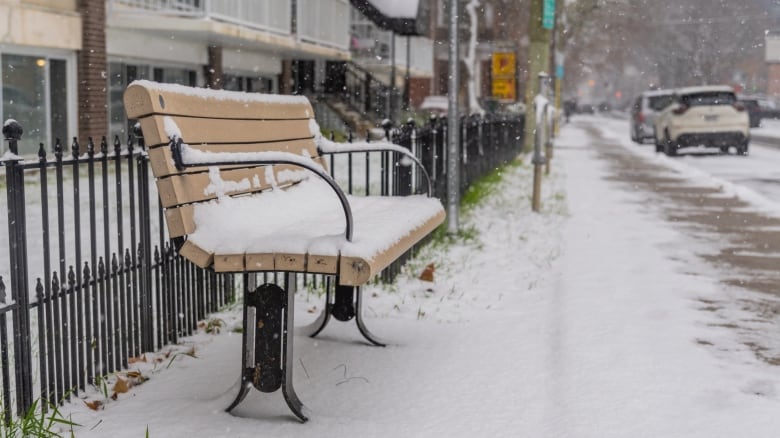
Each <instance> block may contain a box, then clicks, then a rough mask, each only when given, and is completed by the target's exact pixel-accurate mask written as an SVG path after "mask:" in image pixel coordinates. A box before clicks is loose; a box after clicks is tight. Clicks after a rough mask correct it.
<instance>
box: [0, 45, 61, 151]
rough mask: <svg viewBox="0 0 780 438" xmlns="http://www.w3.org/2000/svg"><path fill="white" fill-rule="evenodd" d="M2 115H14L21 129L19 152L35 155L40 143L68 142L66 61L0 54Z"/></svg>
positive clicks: (49, 145) (47, 147)
mask: <svg viewBox="0 0 780 438" xmlns="http://www.w3.org/2000/svg"><path fill="white" fill-rule="evenodd" d="M0 63H1V64H2V79H0V83H2V102H3V105H2V119H3V120H7V119H15V120H17V121H18V122H19V123H20V124H21V125H22V128H23V129H24V135H23V136H22V140H23V141H21V142H20V143H19V154H21V155H35V154H36V153H37V152H38V145H39V144H40V143H43V144H44V145H45V147H46V149H47V150H51V147H52V144H53V142H54V140H55V139H57V138H59V139H60V140H63V141H64V142H65V143H66V144H67V143H68V106H69V105H68V82H67V76H68V74H67V62H66V61H65V60H64V59H57V58H50V57H47V56H30V55H16V54H3V55H2V57H0Z"/></svg>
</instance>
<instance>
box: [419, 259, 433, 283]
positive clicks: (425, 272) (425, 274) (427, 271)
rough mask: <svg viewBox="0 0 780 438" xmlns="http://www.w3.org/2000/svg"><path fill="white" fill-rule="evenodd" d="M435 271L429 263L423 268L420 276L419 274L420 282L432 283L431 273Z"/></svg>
mask: <svg viewBox="0 0 780 438" xmlns="http://www.w3.org/2000/svg"><path fill="white" fill-rule="evenodd" d="M434 270H435V268H434V266H433V263H430V264H429V265H428V266H426V267H425V269H424V270H423V272H422V274H420V280H422V281H433V271H434Z"/></svg>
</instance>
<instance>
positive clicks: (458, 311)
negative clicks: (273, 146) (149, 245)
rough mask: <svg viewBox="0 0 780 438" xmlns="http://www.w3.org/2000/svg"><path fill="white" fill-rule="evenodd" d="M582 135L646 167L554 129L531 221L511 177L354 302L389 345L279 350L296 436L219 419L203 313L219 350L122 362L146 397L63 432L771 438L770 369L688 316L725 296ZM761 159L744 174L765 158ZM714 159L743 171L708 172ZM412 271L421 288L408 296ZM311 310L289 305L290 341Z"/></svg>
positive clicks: (523, 185)
mask: <svg viewBox="0 0 780 438" xmlns="http://www.w3.org/2000/svg"><path fill="white" fill-rule="evenodd" d="M588 124H591V125H592V126H599V127H600V128H599V129H601V132H602V134H603V135H604V137H605V138H607V139H610V140H613V139H614V140H615V141H616V142H618V143H620V144H621V145H623V146H625V147H626V148H630V149H631V150H632V151H635V152H636V153H637V154H649V155H650V156H651V155H652V154H653V153H652V152H649V151H650V149H652V146H650V145H647V146H646V147H643V146H636V145H632V144H630V142H625V143H624V142H623V141H622V140H618V139H619V138H622V137H625V138H626V139H627V137H628V134H627V132H628V129H627V122H626V121H608V120H606V119H596V118H587V117H586V118H583V119H582V120H581V121H575V123H572V124H570V125H567V126H565V127H564V128H563V129H562V132H561V136H560V137H559V138H558V139H557V140H556V148H557V149H556V156H555V159H554V161H553V172H552V175H551V176H549V177H547V178H546V179H545V181H544V184H543V188H544V194H543V199H544V203H543V211H542V213H541V214H533V213H532V212H531V211H530V199H529V198H530V194H531V176H530V175H531V170H532V169H531V168H530V167H529V166H528V164H527V162H528V160H525V163H526V164H522V165H519V166H513V167H510V168H508V169H507V170H506V171H505V172H504V175H503V181H502V183H501V184H500V186H499V187H496V189H495V190H493V192H492V193H491V194H490V195H489V196H487V197H486V198H485V199H484V200H483V202H482V203H481V204H480V205H479V206H478V207H476V208H475V209H473V210H472V211H469V212H466V213H465V215H464V217H463V218H462V224H461V225H462V229H463V230H464V233H463V236H461V237H460V238H458V239H456V240H455V241H453V242H451V243H449V244H447V245H435V246H432V247H429V248H428V249H427V250H425V251H423V252H422V254H421V255H420V257H419V258H418V259H417V260H415V261H414V262H413V263H411V264H410V265H409V269H408V272H407V273H406V274H405V275H403V276H402V278H401V279H400V280H399V281H398V282H397V283H396V284H395V285H393V286H387V287H371V288H368V289H367V293H366V295H367V304H368V311H367V322H368V324H369V325H370V327H371V329H372V330H373V331H374V333H376V334H378V335H380V336H382V337H383V338H384V339H385V340H387V341H388V342H389V345H388V347H386V348H377V347H370V346H368V345H366V344H365V343H363V342H361V340H360V337H359V335H358V334H357V330H355V328H354V326H353V325H351V324H342V323H338V322H334V323H331V326H329V327H328V328H327V329H326V331H325V333H323V334H322V335H321V336H320V337H319V338H317V339H310V338H307V337H304V336H296V338H295V349H296V355H297V358H296V360H297V364H296V367H295V370H294V372H295V380H294V381H295V386H296V390H297V392H298V395H299V396H300V398H301V400H302V401H303V402H304V403H305V404H306V405H307V406H308V408H309V409H310V410H311V420H310V421H309V422H308V423H306V424H304V425H301V424H299V423H297V422H296V421H295V420H293V419H292V417H291V415H289V413H288V411H287V409H286V406H284V404H283V402H282V400H281V396H280V395H279V394H272V395H266V394H261V393H259V392H257V391H253V392H252V393H250V396H249V397H248V398H247V400H245V401H244V403H243V404H242V405H240V407H239V408H238V409H237V410H236V411H235V414H236V415H235V416H233V415H229V414H226V413H225V412H224V411H223V409H224V407H225V406H227V404H228V403H229V402H230V401H231V400H232V397H233V396H234V394H235V391H237V388H236V386H235V384H236V383H237V378H238V374H239V370H238V358H239V355H240V339H241V337H240V335H237V334H234V333H231V330H230V328H231V327H235V326H236V325H238V324H239V322H238V313H237V312H238V309H232V310H231V311H228V312H225V313H223V314H221V315H219V318H221V319H222V320H223V321H224V322H225V326H226V327H225V329H224V330H223V331H222V333H221V334H219V335H212V334H206V333H201V334H199V335H197V336H195V337H193V338H191V339H189V340H187V341H186V344H185V345H182V346H178V347H177V348H176V350H175V351H177V352H179V353H178V354H177V353H175V352H174V353H171V354H169V355H168V356H167V357H166V356H165V353H164V352H163V353H159V354H157V355H148V356H147V357H146V360H147V362H136V363H135V364H134V367H137V368H138V370H139V371H141V373H142V374H143V375H144V376H146V377H148V380H147V381H146V382H145V383H144V384H143V385H139V386H136V387H133V388H130V390H129V392H127V393H120V394H118V396H117V400H116V401H113V400H106V399H105V397H104V396H103V395H100V394H99V393H98V392H97V391H95V392H94V393H92V394H91V395H90V396H89V397H87V401H94V400H101V401H103V402H105V406H104V407H103V408H102V409H99V410H97V411H93V410H91V409H89V408H88V407H87V406H86V405H85V404H84V403H81V402H79V401H77V402H74V403H71V404H69V405H67V406H66V407H65V411H66V412H67V413H68V414H70V415H71V416H72V419H73V420H74V421H76V422H78V423H80V424H81V425H83V426H82V427H80V428H78V429H76V430H75V435H76V436H77V437H92V436H95V437H104V436H112V437H125V436H126V437H138V436H143V435H144V434H145V432H146V431H147V430H148V433H149V436H151V437H157V436H160V437H162V436H164V437H178V436H188V435H189V436H208V437H221V436H225V437H249V436H257V435H263V436H277V437H288V436H289V437H293V436H295V437H307V436H311V437H323V436H361V437H362V436H371V437H383V436H387V437H397V436H414V437H417V436H419V437H428V436H458V437H460V436H463V437H476V436H499V437H517V436H520V437H526V436H527V437H577V438H579V437H629V436H630V437H643V436H644V437H734V436H750V437H774V436H777V433H778V432H777V431H778V430H780V416H778V415H777V414H776V412H777V411H778V408H780V399H779V397H780V394H778V384H780V369H778V368H777V367H773V366H770V365H768V364H766V363H764V362H761V361H759V360H758V359H756V358H755V356H754V355H753V354H752V353H751V352H750V351H749V350H748V349H745V348H737V344H738V343H737V341H736V340H734V339H733V338H734V335H733V332H732V331H731V330H729V328H728V327H724V325H723V324H715V323H713V321H712V318H713V316H712V314H711V313H708V312H705V311H702V310H700V307H701V304H702V301H701V300H702V298H722V297H723V296H724V294H725V291H724V290H723V288H724V286H723V285H722V284H721V283H719V282H718V281H717V278H715V276H714V275H713V276H709V275H692V274H691V271H692V269H691V265H692V264H700V265H701V266H698V270H699V271H700V272H707V271H708V270H712V268H711V267H708V266H705V265H704V262H699V261H697V260H696V258H695V257H690V255H692V254H689V253H690V252H691V250H690V249H688V248H687V246H686V245H685V243H686V241H687V240H686V239H687V237H686V236H685V235H683V234H681V231H680V230H679V229H677V228H675V227H673V226H672V225H670V224H669V223H668V222H666V221H664V220H662V218H661V217H660V215H658V214H656V212H655V211H654V210H653V208H652V206H647V205H644V204H645V203H643V200H644V199H643V194H642V193H640V192H637V191H631V190H628V189H627V188H625V187H624V186H621V185H618V184H616V183H614V182H613V181H610V180H608V179H605V176H607V174H608V169H607V166H606V164H605V163H604V161H603V160H601V159H600V158H599V156H598V154H597V153H596V149H595V148H594V145H593V141H594V140H593V139H592V138H591V137H590V135H589V134H588V132H587V131H586V130H585V129H584V127H585V126H587V125H588ZM762 153H763V152H758V148H755V149H753V150H752V151H751V156H750V157H748V158H747V159H752V158H753V157H756V161H765V159H761V158H760V156H761V154H762ZM756 154H758V155H756ZM651 158H652V159H656V160H658V163H660V164H662V165H664V166H668V167H671V168H674V169H675V170H677V171H678V172H680V173H681V174H682V175H683V176H684V177H687V178H691V179H702V178H721V177H722V175H721V176H717V175H715V176H713V175H710V174H708V173H707V172H708V170H707V169H702V168H701V167H697V166H698V165H690V163H691V162H695V163H700V162H703V161H702V160H704V158H698V159H697V158H693V157H690V158H682V159H680V160H669V159H667V158H666V157H663V156H661V155H658V156H653V157H651ZM732 158H733V159H734V160H735V161H734V163H736V162H737V161H739V162H740V163H743V164H744V163H746V162H752V161H746V158H745V157H718V159H724V160H731V159H732ZM724 163H725V162H721V164H724ZM734 165H735V166H736V164H734ZM718 166H719V167H718V168H719V169H720V164H719V165H718ZM725 167H728V166H725V165H724V166H723V168H725ZM723 171H724V170H723V169H721V170H717V172H723ZM719 181H720V180H719ZM733 190H734V192H736V193H737V194H744V195H745V197H746V198H747V199H748V200H750V201H751V202H754V204H755V205H756V207H758V208H761V209H764V210H771V209H773V208H777V209H778V210H777V211H779V212H780V207H777V204H775V202H776V201H777V200H778V199H780V198H776V199H775V200H771V199H767V196H766V194H762V193H761V191H760V190H757V189H756V190H754V188H749V187H745V186H743V185H741V184H740V183H739V182H734V183H733ZM686 255H688V256H689V257H684V256H686ZM428 263H434V264H435V267H436V270H435V281H434V282H433V283H426V282H423V281H420V280H417V279H416V277H417V275H419V273H420V271H421V270H422V269H423V267H424V266H425V265H427V264H428ZM321 305H322V301H321V298H319V297H317V296H315V295H313V294H306V293H300V294H299V296H298V297H297V314H296V318H297V319H298V324H305V323H306V322H307V321H311V320H312V319H313V318H314V315H315V314H316V313H317V312H318V311H319V307H321ZM768 336H769V334H768ZM701 340H707V342H701ZM184 353H192V354H184ZM193 356H194V357H193ZM155 357H156V358H158V360H155ZM108 389H109V391H108V392H109V395H110V387H109V388H108Z"/></svg>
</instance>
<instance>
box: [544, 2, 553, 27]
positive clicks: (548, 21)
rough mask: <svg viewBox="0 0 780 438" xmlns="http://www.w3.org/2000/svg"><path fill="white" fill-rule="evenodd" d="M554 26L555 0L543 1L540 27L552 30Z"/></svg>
mask: <svg viewBox="0 0 780 438" xmlns="http://www.w3.org/2000/svg"><path fill="white" fill-rule="evenodd" d="M554 26H555V0H544V9H543V10H542V27H543V28H545V29H552V28H553V27H554Z"/></svg>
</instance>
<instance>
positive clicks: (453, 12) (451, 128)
mask: <svg viewBox="0 0 780 438" xmlns="http://www.w3.org/2000/svg"><path fill="white" fill-rule="evenodd" d="M458 3H459V1H458V0H450V52H449V67H450V80H449V85H448V87H447V94H448V98H449V99H448V100H449V101H448V106H447V134H448V136H449V138H448V139H447V140H448V144H447V233H449V234H456V233H457V232H458V227H459V222H458V214H459V207H460V147H459V145H460V143H459V142H460V140H459V136H458V134H459V133H460V124H459V123H458V122H459V121H460V114H459V111H458V88H459V80H458V66H459V65H458V64H459V60H458V40H459V38H458V18H459V17H458Z"/></svg>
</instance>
